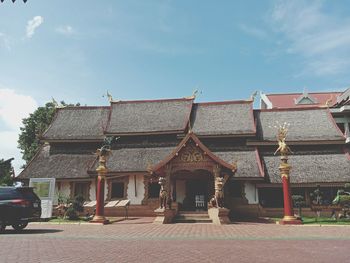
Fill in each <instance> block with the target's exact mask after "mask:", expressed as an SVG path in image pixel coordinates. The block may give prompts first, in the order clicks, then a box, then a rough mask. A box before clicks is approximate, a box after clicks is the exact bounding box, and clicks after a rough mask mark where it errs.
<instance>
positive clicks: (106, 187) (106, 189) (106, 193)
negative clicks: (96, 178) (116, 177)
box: [104, 180, 108, 200]
mask: <svg viewBox="0 0 350 263" xmlns="http://www.w3.org/2000/svg"><path fill="white" fill-rule="evenodd" d="M104 195H105V200H106V199H107V196H108V183H107V180H105V192H104Z"/></svg>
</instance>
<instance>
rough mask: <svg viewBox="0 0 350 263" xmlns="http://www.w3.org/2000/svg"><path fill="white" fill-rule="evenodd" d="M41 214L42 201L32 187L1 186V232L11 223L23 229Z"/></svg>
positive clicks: (18, 228)
mask: <svg viewBox="0 0 350 263" xmlns="http://www.w3.org/2000/svg"><path fill="white" fill-rule="evenodd" d="M40 216H41V201H40V198H39V197H38V196H37V195H36V194H35V193H34V192H33V188H32V187H6V186H5V187H0V232H2V231H4V230H5V228H6V226H9V225H11V226H12V227H13V228H14V229H15V230H22V229H24V228H25V227H26V226H27V225H28V223H29V222H32V221H39V220H40Z"/></svg>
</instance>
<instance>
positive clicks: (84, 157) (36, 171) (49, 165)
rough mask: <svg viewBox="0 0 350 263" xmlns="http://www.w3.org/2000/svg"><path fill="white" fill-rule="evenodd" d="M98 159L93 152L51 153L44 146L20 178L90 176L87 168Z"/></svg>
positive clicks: (47, 147) (48, 148) (48, 147)
mask: <svg viewBox="0 0 350 263" xmlns="http://www.w3.org/2000/svg"><path fill="white" fill-rule="evenodd" d="M95 159H96V156H95V155H93V154H51V155H50V146H48V145H46V146H44V147H42V149H41V150H40V152H39V153H38V154H37V155H36V156H35V157H34V159H33V160H32V161H31V162H30V163H29V165H28V166H27V167H26V168H25V169H24V170H23V171H22V173H21V174H20V175H19V178H22V179H25V178H89V175H88V174H87V169H88V167H89V166H90V165H91V163H92V162H93V161H94V160H95Z"/></svg>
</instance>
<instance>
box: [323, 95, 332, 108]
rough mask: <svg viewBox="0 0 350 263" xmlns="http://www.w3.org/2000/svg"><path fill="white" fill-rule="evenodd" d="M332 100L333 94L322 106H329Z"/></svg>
mask: <svg viewBox="0 0 350 263" xmlns="http://www.w3.org/2000/svg"><path fill="white" fill-rule="evenodd" d="M332 101H333V94H331V97H330V98H329V99H328V100H326V102H325V104H324V106H326V107H328V108H329V106H330V105H331V102H332Z"/></svg>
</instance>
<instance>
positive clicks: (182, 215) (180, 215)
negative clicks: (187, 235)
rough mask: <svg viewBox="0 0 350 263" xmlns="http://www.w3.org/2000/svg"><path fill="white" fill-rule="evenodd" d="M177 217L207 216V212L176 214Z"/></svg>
mask: <svg viewBox="0 0 350 263" xmlns="http://www.w3.org/2000/svg"><path fill="white" fill-rule="evenodd" d="M177 216H178V217H181V218H184V217H193V218H209V215H208V213H206V214H177Z"/></svg>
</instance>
